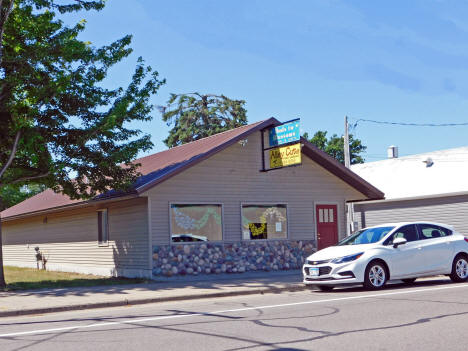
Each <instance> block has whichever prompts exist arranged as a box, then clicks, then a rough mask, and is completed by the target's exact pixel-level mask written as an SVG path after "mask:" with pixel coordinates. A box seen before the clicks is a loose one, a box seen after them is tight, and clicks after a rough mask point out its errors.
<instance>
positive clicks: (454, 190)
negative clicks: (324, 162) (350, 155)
mask: <svg viewBox="0 0 468 351" xmlns="http://www.w3.org/2000/svg"><path fill="white" fill-rule="evenodd" d="M351 169H352V170H353V171H354V172H355V173H357V174H358V175H360V176H361V177H363V178H364V179H366V180H367V181H368V182H370V183H372V184H373V185H375V186H376V187H378V188H379V189H381V190H382V191H383V192H384V193H385V200H378V201H365V202H357V203H355V204H354V221H355V222H357V224H358V227H359V228H362V227H366V226H373V225H377V224H381V223H385V222H387V223H388V222H400V221H421V220H424V221H434V222H440V223H445V224H449V225H452V226H454V227H455V229H456V230H457V231H459V232H461V233H463V234H465V235H468V180H467V176H466V175H467V174H468V147H460V148H454V149H448V150H441V151H434V152H429V153H424V154H418V155H410V156H405V157H401V158H391V159H387V160H382V161H377V162H369V163H364V164H360V165H353V166H352V167H351Z"/></svg>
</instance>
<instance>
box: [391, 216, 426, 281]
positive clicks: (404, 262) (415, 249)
mask: <svg viewBox="0 0 468 351" xmlns="http://www.w3.org/2000/svg"><path fill="white" fill-rule="evenodd" d="M396 238H405V239H406V241H407V242H406V244H403V245H399V246H398V247H396V248H394V247H393V246H392V245H393V240H394V239H396ZM384 245H386V246H388V247H389V250H387V252H388V255H387V258H386V259H387V263H388V265H389V268H390V275H391V277H392V278H400V277H403V278H404V277H409V276H412V275H417V274H419V273H420V272H421V270H422V267H423V262H422V257H421V254H420V253H421V249H420V243H419V234H418V230H417V228H416V225H415V224H408V225H404V226H402V227H400V228H398V229H397V230H396V231H395V232H394V233H393V234H392V235H391V236H390V237H389V238H388V239H387V240H385V242H384Z"/></svg>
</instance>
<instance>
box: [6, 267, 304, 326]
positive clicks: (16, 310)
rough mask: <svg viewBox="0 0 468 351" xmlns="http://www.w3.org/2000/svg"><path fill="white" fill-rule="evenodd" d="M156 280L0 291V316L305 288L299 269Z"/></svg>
mask: <svg viewBox="0 0 468 351" xmlns="http://www.w3.org/2000/svg"><path fill="white" fill-rule="evenodd" d="M193 278H194V277H190V278H188V277H187V278H186V279H191V281H190V282H187V281H186V279H184V278H180V279H177V278H176V279H174V278H171V279H159V280H158V281H154V282H151V283H146V284H132V285H116V286H97V287H86V288H66V289H50V290H29V291H14V292H0V317H8V316H18V315H27V314H40V313H51V312H59V311H71V310H81V309H90V308H103V307H115V306H125V305H136V304H144V303H154V302H168V301H180V300H190V299H201V298H214V297H222V296H235V295H251V294H263V293H281V292H283V291H300V290H305V289H307V287H305V286H304V285H303V284H302V282H301V281H302V274H301V271H300V270H295V271H285V272H268V273H266V272H259V273H243V274H239V275H213V276H211V275H210V276H206V277H197V278H196V280H193Z"/></svg>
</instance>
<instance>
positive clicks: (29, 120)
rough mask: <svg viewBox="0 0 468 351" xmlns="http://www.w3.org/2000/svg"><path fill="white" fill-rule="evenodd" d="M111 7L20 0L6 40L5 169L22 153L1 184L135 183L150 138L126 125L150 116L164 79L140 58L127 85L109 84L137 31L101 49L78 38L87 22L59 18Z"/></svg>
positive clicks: (2, 89)
mask: <svg viewBox="0 0 468 351" xmlns="http://www.w3.org/2000/svg"><path fill="white" fill-rule="evenodd" d="M7 5H8V3H5V2H3V5H2V6H3V7H5V6H7ZM103 5H104V2H103V1H84V0H83V1H71V2H70V4H69V5H67V4H65V1H61V0H60V1H58V0H57V1H52V0H14V6H13V8H12V11H11V14H10V16H9V18H8V21H7V22H6V23H5V25H4V36H3V41H2V43H1V44H2V49H3V50H2V51H3V56H2V61H1V63H0V125H2V128H1V130H0V170H3V168H4V166H5V165H8V160H9V157H10V155H11V154H12V151H15V145H17V150H16V152H15V155H14V158H13V161H12V162H11V164H10V165H9V166H8V168H7V169H6V170H5V171H4V172H3V174H1V173H0V187H4V186H5V185H8V184H10V185H11V184H26V183H27V182H28V181H30V180H35V181H39V182H41V183H42V184H45V185H46V186H48V187H50V188H52V189H54V190H55V191H61V192H64V193H66V194H67V195H69V196H70V197H72V198H85V197H92V196H94V195H96V194H97V193H100V192H103V191H106V190H107V189H109V188H110V187H112V188H115V189H118V190H125V189H127V188H128V186H129V185H130V184H131V183H132V182H133V181H134V180H135V178H136V176H137V173H136V167H137V166H136V165H134V164H132V163H131V161H132V160H134V158H135V157H136V155H137V153H138V152H139V151H140V150H149V149H150V148H151V147H152V143H151V141H150V136H149V135H145V134H142V132H141V131H140V130H136V129H129V128H128V127H127V124H128V122H131V121H135V120H139V121H149V120H150V119H151V115H150V113H151V110H152V106H151V105H150V104H149V98H150V96H151V95H152V94H155V93H156V92H157V90H158V88H159V87H160V85H161V84H163V83H164V81H163V80H159V79H158V73H157V72H153V71H152V69H151V67H147V66H145V65H144V62H143V60H142V59H141V58H140V59H139V60H138V64H137V66H136V69H135V72H134V74H133V77H132V81H131V83H130V84H129V86H128V87H127V88H125V89H124V88H117V89H105V88H103V87H102V84H101V83H102V82H103V80H104V79H105V78H106V76H107V73H108V70H109V68H110V67H112V66H113V65H114V64H116V63H118V62H120V61H121V60H122V59H124V58H125V57H127V56H128V55H129V54H130V53H131V52H132V49H131V48H130V47H129V45H130V43H131V36H125V37H123V38H122V39H120V40H117V41H115V42H113V43H111V44H109V45H106V46H104V47H100V48H95V47H92V46H91V45H89V43H87V42H84V41H81V40H79V39H78V35H79V34H80V32H82V31H83V29H84V25H85V22H84V21H81V22H79V23H78V24H76V25H75V26H73V27H67V26H65V25H64V24H63V22H62V21H61V20H60V19H59V18H58V12H60V13H63V12H71V11H76V10H80V9H84V10H90V9H96V10H99V9H101V8H102V7H103ZM2 10H4V9H3V8H2ZM18 137H19V138H18ZM16 138H18V142H17V143H16V144H15V140H16ZM119 164H123V165H125V167H120V165H119Z"/></svg>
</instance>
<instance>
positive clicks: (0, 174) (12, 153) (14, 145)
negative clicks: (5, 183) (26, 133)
mask: <svg viewBox="0 0 468 351" xmlns="http://www.w3.org/2000/svg"><path fill="white" fill-rule="evenodd" d="M20 136H21V131H20V130H19V131H18V132H17V133H16V137H15V142H14V143H13V147H12V148H11V153H10V157H9V158H8V161H7V162H6V163H5V164H4V165H3V167H2V169H1V170H0V179H1V178H2V176H3V173H5V171H6V170H7V168H8V167H10V165H11V163H12V162H13V160H14V158H15V155H16V149H17V148H18V143H19V139H20Z"/></svg>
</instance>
